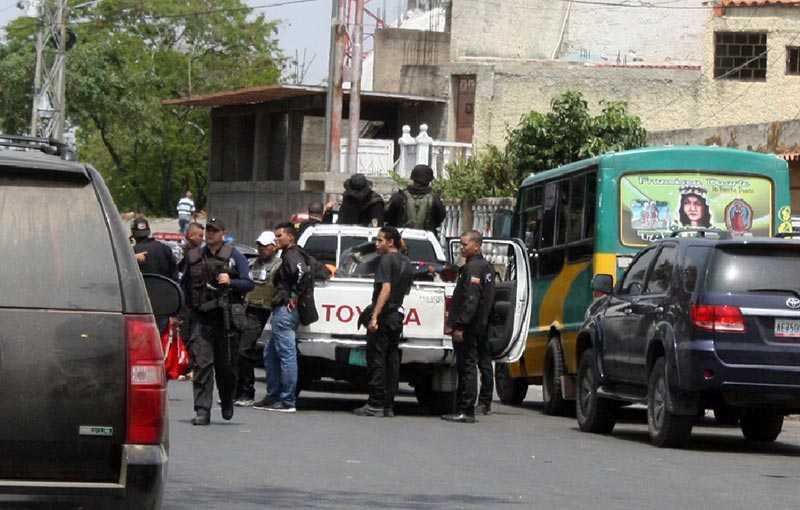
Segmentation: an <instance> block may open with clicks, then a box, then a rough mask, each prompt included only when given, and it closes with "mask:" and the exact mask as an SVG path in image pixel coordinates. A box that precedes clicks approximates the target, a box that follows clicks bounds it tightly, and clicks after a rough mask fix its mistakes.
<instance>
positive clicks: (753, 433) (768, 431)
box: [739, 409, 783, 442]
mask: <svg viewBox="0 0 800 510" xmlns="http://www.w3.org/2000/svg"><path fill="white" fill-rule="evenodd" d="M739 426H740V427H741V428H742V434H744V437H745V439H747V440H748V441H762V442H772V441H775V440H776V439H777V438H778V436H779V435H780V433H781V429H783V415H782V414H778V413H776V412H775V411H769V410H767V409H748V410H747V411H745V412H744V414H742V418H741V420H740V421H739Z"/></svg>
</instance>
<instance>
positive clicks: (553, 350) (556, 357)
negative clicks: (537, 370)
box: [542, 338, 569, 416]
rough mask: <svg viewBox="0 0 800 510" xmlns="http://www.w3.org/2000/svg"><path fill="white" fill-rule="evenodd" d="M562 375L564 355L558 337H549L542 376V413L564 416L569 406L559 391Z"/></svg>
mask: <svg viewBox="0 0 800 510" xmlns="http://www.w3.org/2000/svg"><path fill="white" fill-rule="evenodd" d="M562 375H564V355H563V353H562V351H561V343H560V342H559V340H558V338H551V339H550V342H549V343H548V344H547V351H546V353H545V356H544V376H543V377H542V402H543V403H544V414H548V415H550V416H564V415H565V414H566V413H567V411H568V409H569V407H568V402H567V401H566V400H564V395H563V394H562V393H561V376H562Z"/></svg>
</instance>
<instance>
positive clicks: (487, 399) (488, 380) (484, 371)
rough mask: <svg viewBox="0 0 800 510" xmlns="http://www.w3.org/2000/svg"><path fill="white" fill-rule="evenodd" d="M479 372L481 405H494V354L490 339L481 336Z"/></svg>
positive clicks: (479, 343) (479, 342)
mask: <svg viewBox="0 0 800 510" xmlns="http://www.w3.org/2000/svg"><path fill="white" fill-rule="evenodd" d="M478 371H479V372H480V373H481V390H480V392H478V403H479V404H480V405H487V406H490V405H492V397H493V396H494V370H493V369H492V354H491V352H489V337H488V336H487V335H481V337H480V338H478Z"/></svg>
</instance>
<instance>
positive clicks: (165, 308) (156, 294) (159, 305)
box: [142, 273, 183, 316]
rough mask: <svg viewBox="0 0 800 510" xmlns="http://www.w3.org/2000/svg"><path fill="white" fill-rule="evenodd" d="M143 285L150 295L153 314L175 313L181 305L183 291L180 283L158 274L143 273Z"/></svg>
mask: <svg viewBox="0 0 800 510" xmlns="http://www.w3.org/2000/svg"><path fill="white" fill-rule="evenodd" d="M142 276H143V277H144V286H145V287H147V295H148V296H150V307H151V308H152V309H153V315H155V316H165V315H175V314H176V313H178V312H179V311H180V309H181V306H183V291H182V290H181V287H180V285H178V284H177V283H175V282H174V281H172V280H170V279H169V278H167V277H165V276H161V275H160V274H149V273H148V274H144V275H142Z"/></svg>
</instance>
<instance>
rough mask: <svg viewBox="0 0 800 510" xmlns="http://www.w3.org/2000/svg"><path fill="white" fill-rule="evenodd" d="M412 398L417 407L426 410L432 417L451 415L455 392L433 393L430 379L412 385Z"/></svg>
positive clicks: (453, 409)
mask: <svg viewBox="0 0 800 510" xmlns="http://www.w3.org/2000/svg"><path fill="white" fill-rule="evenodd" d="M414 396H416V397H417V402H419V405H420V406H422V407H424V408H425V409H427V411H428V413H429V414H431V415H432V416H439V415H442V414H451V413H453V412H455V408H456V392H455V391H433V389H432V381H431V378H430V377H428V378H425V379H422V380H419V381H417V382H415V383H414Z"/></svg>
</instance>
